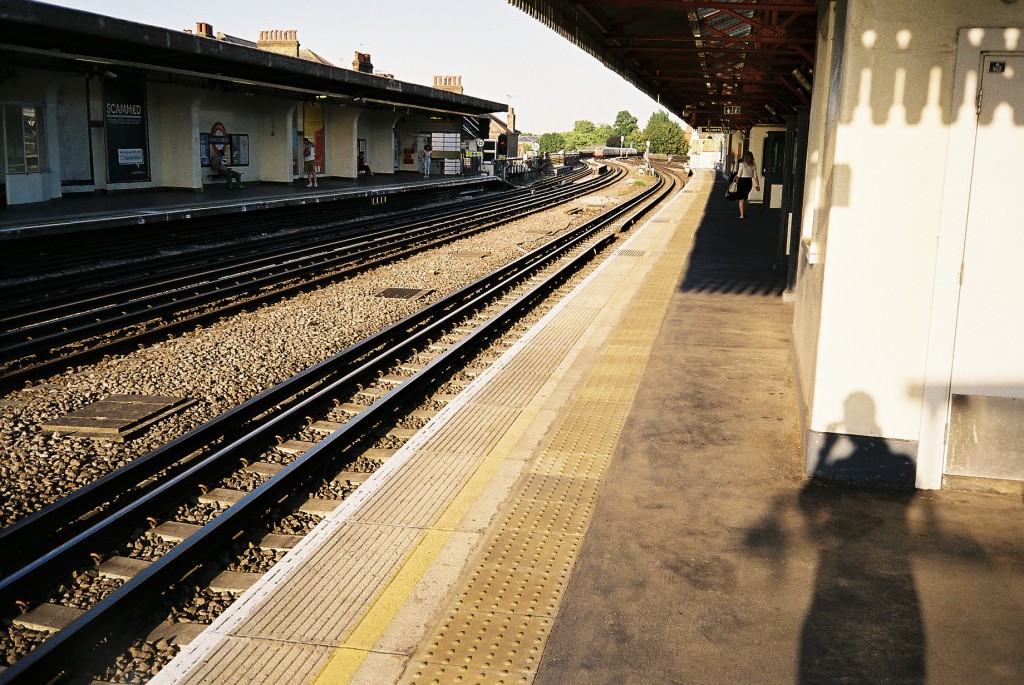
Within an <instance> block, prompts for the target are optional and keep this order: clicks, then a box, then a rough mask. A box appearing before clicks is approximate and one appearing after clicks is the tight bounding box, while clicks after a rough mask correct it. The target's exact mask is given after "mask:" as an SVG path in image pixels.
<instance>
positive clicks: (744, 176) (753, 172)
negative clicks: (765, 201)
mask: <svg viewBox="0 0 1024 685" xmlns="http://www.w3.org/2000/svg"><path fill="white" fill-rule="evenodd" d="M736 185H737V190H736V197H735V199H736V200H738V201H739V205H740V218H741V219H743V218H744V215H745V214H746V213H747V196H748V195H750V188H751V186H754V187H756V188H757V189H758V190H759V191H760V190H761V177H760V176H759V175H758V173H757V165H756V164H754V153H752V152H751V151H750V150H747V151H746V152H744V153H743V160H742V161H741V162H740V164H739V166H738V167H736Z"/></svg>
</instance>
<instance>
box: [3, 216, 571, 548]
mask: <svg viewBox="0 0 1024 685" xmlns="http://www.w3.org/2000/svg"><path fill="white" fill-rule="evenodd" d="M584 226H586V224H584ZM582 229H583V226H581V227H579V228H577V229H575V230H574V231H571V232H569V233H567V234H565V235H563V236H561V237H560V238H559V239H557V240H555V241H552V242H551V243H549V244H548V245H547V246H544V247H547V248H549V249H550V247H557V246H558V245H560V244H561V243H563V242H565V241H566V240H570V239H572V237H573V236H574V235H576V234H577V233H578V232H579V231H581V230H582ZM540 249H544V248H538V250H540ZM536 254H537V251H534V252H531V253H529V254H527V255H524V256H522V257H520V258H519V259H517V260H515V261H513V262H510V263H509V264H507V265H504V266H503V267H501V268H499V269H496V270H495V271H494V272H492V274H489V275H487V276H484V277H483V278H481V279H478V280H477V281H475V282H474V283H471V284H468V285H466V286H464V287H463V288H460V289H458V290H456V291H455V292H453V293H451V294H450V295H448V296H446V297H444V298H442V299H441V300H439V301H438V302H436V303H434V304H432V305H430V306H428V307H426V308H424V309H421V310H419V311H418V312H415V313H413V314H411V315H410V316H408V317H406V318H405V319H403V320H402V321H399V322H398V323H396V324H393V325H392V326H390V327H388V328H386V329H384V330H383V331H381V332H379V333H377V334H374V335H372V336H370V337H368V338H367V339H365V340H363V341H361V342H359V343H356V344H355V345H352V346H350V347H349V348H347V349H345V350H343V351H342V352H340V353H338V354H337V355H334V356H333V357H331V358H329V359H327V360H325V361H323V362H320V363H319V364H316V365H314V366H312V367H310V368H309V369H307V370H305V371H303V372H301V373H300V374H297V375H296V376H295V377H293V378H292V379H289V380H288V381H284V382H283V383H281V384H278V385H277V386H275V387H273V388H271V389H269V390H266V391H264V392H263V393H261V394H259V395H257V396H256V397H254V398H252V399H250V400H248V401H247V402H245V403H243V404H242V405H240V406H238V407H236V408H234V409H231V410H229V411H228V412H225V413H224V414H222V415H220V416H218V417H216V418H214V419H212V420H211V421H209V422H207V423H206V424H203V425H202V426H199V427H197V428H195V429H193V430H192V431H189V432H188V433H186V434H184V435H182V436H180V437H178V438H176V439H175V440H173V441H171V442H170V443H168V444H166V445H164V446H162V447H159V448H157V449H155V450H153V451H151V452H149V453H147V454H145V455H142V456H141V457H139V458H137V459H135V460H133V461H132V462H131V463H129V464H127V465H126V466H123V467H121V468H119V469H117V470H115V471H112V472H111V473H109V474H107V475H105V476H103V477H101V478H99V479H97V480H96V481H93V482H92V483H90V484H88V485H86V486H84V487H83V488H81V489H79V490H77V491H76V492H75V493H73V494H71V495H68V496H67V497H64V498H62V499H61V500H58V501H57V502H55V503H53V504H51V505H48V506H46V507H44V508H43V509H41V510H39V511H37V512H34V513H33V514H30V515H28V516H26V517H25V518H23V519H21V520H20V521H18V522H16V523H14V524H12V525H11V526H8V527H7V528H4V529H2V530H0V547H2V548H3V549H5V556H7V557H8V559H10V560H21V559H24V558H25V557H27V556H29V555H30V554H32V553H34V552H37V551H38V550H39V549H40V548H41V547H43V546H44V545H46V544H51V545H52V544H54V542H55V541H57V540H61V539H67V536H68V535H69V534H73V532H74V530H75V526H74V523H75V520H76V519H77V518H78V517H81V516H83V515H84V514H86V513H88V512H90V511H93V510H94V509H96V508H97V507H100V506H102V505H104V504H105V503H107V502H110V501H111V500H113V499H115V498H116V497H118V496H122V497H123V496H124V493H125V492H127V491H129V490H130V489H132V488H134V487H135V486H136V485H137V484H138V483H141V482H143V481H144V480H145V479H147V478H150V477H152V476H153V475H154V474H156V473H158V472H160V471H161V470H163V469H165V468H168V467H170V466H172V465H173V464H175V463H177V462H178V461H180V460H182V459H184V458H185V457H187V456H189V455H191V454H193V453H195V452H196V451H198V450H200V449H202V448H203V447H205V446H206V445H208V444H209V443H210V442H212V441H214V440H219V439H221V438H223V437H225V436H226V435H228V434H229V433H230V432H231V431H235V430H237V429H238V428H239V427H240V426H242V425H243V424H245V423H248V422H250V421H252V420H253V419H254V418H255V417H257V416H260V415H261V414H264V413H266V412H267V411H268V410H269V409H271V408H272V407H274V406H276V405H278V404H280V403H281V402H282V401H284V400H286V399H288V398H291V397H298V396H299V395H301V394H302V393H303V392H304V391H305V389H306V388H308V387H310V386H311V385H312V384H315V383H320V382H323V381H324V380H325V379H327V378H329V377H331V376H332V375H335V374H337V373H338V372H339V370H343V369H346V368H348V367H350V366H351V365H352V364H353V363H355V361H356V360H358V359H360V358H362V357H364V356H366V355H368V354H370V353H371V352H373V351H374V350H379V349H381V348H385V346H388V345H394V344H395V341H396V340H398V339H401V338H402V337H405V336H408V334H409V333H410V332H411V331H413V330H415V329H416V328H417V327H419V326H422V325H424V324H425V322H427V321H429V320H430V319H431V318H432V317H433V316H435V315H436V313H437V312H439V311H443V310H444V309H446V308H450V307H452V306H455V304H456V303H458V302H460V301H462V300H465V299H466V298H467V297H469V296H470V295H471V294H472V293H474V292H476V291H478V290H480V289H481V288H484V287H486V285H487V283H489V282H490V281H492V280H494V279H495V278H498V277H500V276H501V274H503V273H507V272H509V271H512V270H516V269H521V268H523V267H524V265H526V264H529V263H530V260H531V259H536V257H535V256H534V255H536ZM380 356H382V357H384V358H386V359H391V358H393V357H394V351H393V350H386V351H385V352H383V353H382V354H381V355H380Z"/></svg>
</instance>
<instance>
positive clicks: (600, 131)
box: [590, 124, 619, 147]
mask: <svg viewBox="0 0 1024 685" xmlns="http://www.w3.org/2000/svg"><path fill="white" fill-rule="evenodd" d="M618 137H619V134H618V133H616V132H615V129H614V128H612V127H611V126H609V125H608V124H601V125H600V126H598V127H597V128H596V129H595V130H594V140H593V142H591V143H590V144H591V145H609V142H608V139H609V138H615V139H617V138H618ZM613 145H614V146H615V147H618V146H619V144H618V143H613Z"/></svg>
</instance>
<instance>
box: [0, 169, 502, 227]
mask: <svg viewBox="0 0 1024 685" xmlns="http://www.w3.org/2000/svg"><path fill="white" fill-rule="evenodd" d="M498 183H501V182H500V181H499V180H498V179H495V178H493V177H488V176H437V177H434V176H432V177H430V178H423V177H422V176H420V175H419V174H413V173H405V172H402V173H397V174H374V175H373V176H372V177H371V178H358V179H347V178H322V179H320V183H319V187H317V188H308V187H306V184H305V182H304V181H303V182H300V183H294V184H285V183H250V184H247V185H246V187H245V188H243V189H240V190H235V189H231V190H229V189H227V188H225V187H224V185H213V186H209V187H207V188H206V189H205V190H203V191H201V192H200V191H193V190H167V189H156V190H137V191H116V192H111V193H83V194H80V195H75V194H69V195H67V196H65V197H63V198H61V199H59V200H53V201H52V202H46V203H37V204H32V205H13V206H7V207H0V243H2V242H3V241H4V240H17V239H22V238H32V237H40V236H42V237H45V236H49V235H62V234H67V233H75V232H82V231H91V230H97V229H104V228H116V227H121V226H125V227H130V226H140V225H147V224H160V223H163V222H168V221H176V220H182V219H185V220H189V219H196V218H198V217H202V216H217V215H226V214H235V213H239V212H253V211H259V210H264V209H273V208H276V207H291V206H301V205H308V204H317V203H321V202H334V201H338V200H345V199H349V198H360V197H374V196H379V195H392V194H400V193H409V192H416V191H422V190H424V189H426V188H456V189H458V188H465V190H466V191H472V190H473V189H479V188H482V187H483V186H485V185H489V184H498Z"/></svg>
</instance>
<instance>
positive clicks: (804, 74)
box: [509, 0, 818, 130]
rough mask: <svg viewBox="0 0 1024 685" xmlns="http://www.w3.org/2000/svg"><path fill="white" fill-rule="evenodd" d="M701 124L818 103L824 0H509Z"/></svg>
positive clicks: (776, 117) (743, 124) (727, 124)
mask: <svg viewBox="0 0 1024 685" xmlns="http://www.w3.org/2000/svg"><path fill="white" fill-rule="evenodd" d="M509 2H510V3H511V4H512V5H514V6H516V7H518V8H519V9H521V10H522V11H524V12H526V13H527V14H529V15H530V16H532V17H534V18H535V19H537V20H538V21H541V22H543V23H544V24H546V25H547V26H548V27H550V28H551V29H553V30H555V31H556V32H557V33H559V34H560V35H561V36H563V37H564V38H566V39H567V40H569V41H571V42H573V43H574V44H576V45H577V46H579V47H580V48H582V49H583V50H585V51H586V52H588V53H589V54H591V55H592V56H594V57H596V58H597V59H598V60H600V61H601V62H602V63H603V64H604V65H605V66H607V67H608V68H609V69H611V70H612V71H614V72H616V73H617V74H619V75H620V76H622V77H623V78H624V79H626V80H627V81H629V82H630V83H632V84H633V85H634V86H636V87H637V88H639V89H640V90H641V91H643V92H644V93H646V94H648V95H649V96H650V97H651V98H653V99H655V100H657V101H658V102H659V103H660V104H661V105H662V106H663V107H664V108H665V109H667V110H668V111H670V112H672V113H673V114H675V115H677V116H679V117H680V118H682V119H685V120H686V121H687V122H689V123H690V124H691V125H693V126H721V127H723V128H724V129H726V130H740V129H748V128H749V127H751V126H753V125H754V124H759V123H783V122H784V121H785V119H784V117H786V116H787V115H792V114H794V113H795V111H796V109H795V108H796V107H799V106H802V105H808V104H810V93H811V85H812V83H813V71H814V47H815V40H816V31H817V12H818V3H817V0H509Z"/></svg>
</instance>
